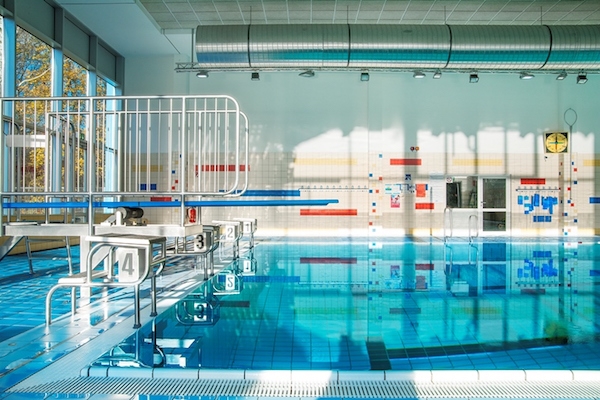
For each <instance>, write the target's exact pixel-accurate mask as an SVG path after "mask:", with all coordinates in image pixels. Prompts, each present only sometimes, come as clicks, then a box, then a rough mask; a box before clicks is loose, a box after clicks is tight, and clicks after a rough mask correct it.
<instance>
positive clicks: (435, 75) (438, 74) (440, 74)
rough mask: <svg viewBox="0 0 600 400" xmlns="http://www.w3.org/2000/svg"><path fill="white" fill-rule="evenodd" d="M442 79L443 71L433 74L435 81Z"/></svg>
mask: <svg viewBox="0 0 600 400" xmlns="http://www.w3.org/2000/svg"><path fill="white" fill-rule="evenodd" d="M441 77H442V71H440V70H439V69H438V70H436V71H435V72H434V73H433V79H440V78H441Z"/></svg>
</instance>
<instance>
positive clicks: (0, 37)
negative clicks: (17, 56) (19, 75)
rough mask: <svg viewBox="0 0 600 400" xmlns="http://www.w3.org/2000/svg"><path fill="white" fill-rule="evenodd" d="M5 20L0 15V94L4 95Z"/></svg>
mask: <svg viewBox="0 0 600 400" xmlns="http://www.w3.org/2000/svg"><path fill="white" fill-rule="evenodd" d="M3 79H4V18H2V15H0V93H4V86H3Z"/></svg>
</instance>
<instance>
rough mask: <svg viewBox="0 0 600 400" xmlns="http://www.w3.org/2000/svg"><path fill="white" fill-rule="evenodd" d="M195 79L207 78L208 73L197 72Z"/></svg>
mask: <svg viewBox="0 0 600 400" xmlns="http://www.w3.org/2000/svg"><path fill="white" fill-rule="evenodd" d="M196 77H197V78H208V71H198V72H197V73H196Z"/></svg>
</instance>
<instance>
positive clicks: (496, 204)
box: [478, 177, 508, 233]
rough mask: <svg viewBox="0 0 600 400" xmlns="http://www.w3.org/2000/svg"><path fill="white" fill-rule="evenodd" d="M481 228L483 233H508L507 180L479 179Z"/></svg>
mask: <svg viewBox="0 0 600 400" xmlns="http://www.w3.org/2000/svg"><path fill="white" fill-rule="evenodd" d="M478 189H479V190H478V192H479V194H480V196H479V198H480V201H479V207H478V209H479V221H480V222H479V227H480V230H481V232H482V233H491V232H497V233H506V229H507V215H508V213H507V209H506V199H507V195H506V178H504V177H502V178H491V177H479V182H478Z"/></svg>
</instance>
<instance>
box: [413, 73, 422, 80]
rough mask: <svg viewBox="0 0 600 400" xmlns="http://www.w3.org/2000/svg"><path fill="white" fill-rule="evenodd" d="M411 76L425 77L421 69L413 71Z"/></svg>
mask: <svg viewBox="0 0 600 400" xmlns="http://www.w3.org/2000/svg"><path fill="white" fill-rule="evenodd" d="M413 78H416V79H423V78H425V74H424V73H423V71H415V73H414V74H413Z"/></svg>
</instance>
